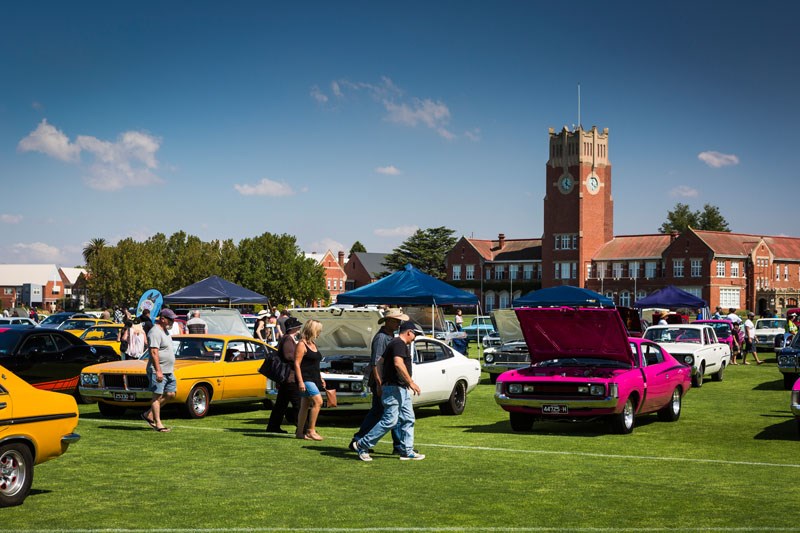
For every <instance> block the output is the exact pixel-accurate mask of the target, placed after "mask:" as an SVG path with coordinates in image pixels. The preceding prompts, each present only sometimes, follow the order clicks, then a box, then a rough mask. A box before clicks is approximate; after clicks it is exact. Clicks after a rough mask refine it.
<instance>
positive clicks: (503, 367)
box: [481, 362, 530, 374]
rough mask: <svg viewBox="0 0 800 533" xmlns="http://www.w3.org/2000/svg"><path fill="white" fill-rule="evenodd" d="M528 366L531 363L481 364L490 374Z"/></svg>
mask: <svg viewBox="0 0 800 533" xmlns="http://www.w3.org/2000/svg"><path fill="white" fill-rule="evenodd" d="M526 366H530V363H529V362H524V363H490V364H483V365H481V369H482V370H483V371H484V372H488V373H490V374H502V373H503V372H508V371H509V370H517V369H519V368H525V367H526Z"/></svg>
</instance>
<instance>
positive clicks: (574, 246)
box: [571, 233, 578, 250]
mask: <svg viewBox="0 0 800 533" xmlns="http://www.w3.org/2000/svg"><path fill="white" fill-rule="evenodd" d="M571 239H572V249H573V250H577V249H578V234H577V233H573V234H572V235H571Z"/></svg>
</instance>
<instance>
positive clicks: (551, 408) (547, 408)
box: [542, 405, 569, 415]
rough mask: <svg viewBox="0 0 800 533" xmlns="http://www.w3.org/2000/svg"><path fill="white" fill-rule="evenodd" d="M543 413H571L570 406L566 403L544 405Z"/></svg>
mask: <svg viewBox="0 0 800 533" xmlns="http://www.w3.org/2000/svg"><path fill="white" fill-rule="evenodd" d="M542 414H544V415H566V414H569V407H567V406H566V405H543V406H542Z"/></svg>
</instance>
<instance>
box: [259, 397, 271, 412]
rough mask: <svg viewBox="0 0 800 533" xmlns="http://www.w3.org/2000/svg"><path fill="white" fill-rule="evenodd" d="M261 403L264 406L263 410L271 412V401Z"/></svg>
mask: <svg viewBox="0 0 800 533" xmlns="http://www.w3.org/2000/svg"><path fill="white" fill-rule="evenodd" d="M261 403H262V405H263V406H264V409H266V410H268V411H270V410H272V406H273V403H272V400H264V401H263V402H261Z"/></svg>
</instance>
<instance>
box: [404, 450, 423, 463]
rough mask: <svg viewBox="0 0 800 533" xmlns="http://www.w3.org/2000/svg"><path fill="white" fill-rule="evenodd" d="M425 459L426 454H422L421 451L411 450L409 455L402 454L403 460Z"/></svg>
mask: <svg viewBox="0 0 800 533" xmlns="http://www.w3.org/2000/svg"><path fill="white" fill-rule="evenodd" d="M423 459H425V456H424V455H422V454H421V453H416V452H411V453H410V454H408V455H401V456H400V460H401V461H422V460H423Z"/></svg>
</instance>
